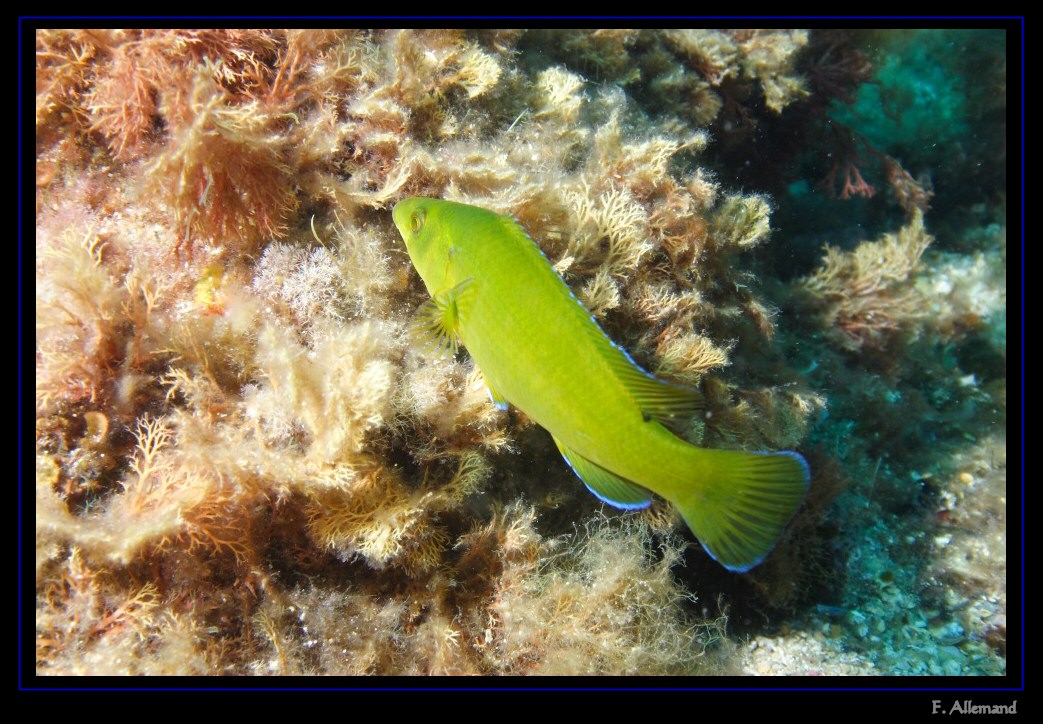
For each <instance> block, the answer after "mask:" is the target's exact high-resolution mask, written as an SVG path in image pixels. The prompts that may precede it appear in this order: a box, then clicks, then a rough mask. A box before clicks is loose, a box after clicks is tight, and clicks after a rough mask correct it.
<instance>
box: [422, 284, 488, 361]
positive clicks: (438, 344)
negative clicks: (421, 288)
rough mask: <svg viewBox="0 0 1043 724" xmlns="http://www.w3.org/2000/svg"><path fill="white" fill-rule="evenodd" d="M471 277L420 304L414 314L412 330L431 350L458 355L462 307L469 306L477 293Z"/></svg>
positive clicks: (446, 354) (439, 353)
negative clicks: (474, 292)
mask: <svg viewBox="0 0 1043 724" xmlns="http://www.w3.org/2000/svg"><path fill="white" fill-rule="evenodd" d="M471 282H472V280H471V279H465V280H464V281H462V282H460V283H459V284H457V285H456V286H455V287H452V288H451V289H446V290H444V291H441V292H439V293H438V294H436V295H434V296H433V297H432V298H431V299H429V300H427V301H426V302H424V303H423V304H421V305H420V308H419V309H417V311H416V315H415V316H414V318H413V323H412V325H411V326H412V331H413V333H414V334H415V335H416V336H417V337H418V338H419V339H420V342H421V344H423V345H425V346H426V347H427V348H428V349H429V350H430V351H433V352H435V353H437V354H438V355H441V356H451V355H455V354H456V351H457V350H458V349H459V346H460V337H459V334H458V332H457V329H458V327H459V324H460V315H461V308H463V309H466V307H467V305H468V304H469V303H470V300H471V297H472V296H473V294H472V292H473V289H472V287H471Z"/></svg>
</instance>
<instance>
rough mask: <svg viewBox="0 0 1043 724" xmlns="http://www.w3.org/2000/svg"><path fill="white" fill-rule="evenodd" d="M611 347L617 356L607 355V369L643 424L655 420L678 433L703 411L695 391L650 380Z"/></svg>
mask: <svg viewBox="0 0 1043 724" xmlns="http://www.w3.org/2000/svg"><path fill="white" fill-rule="evenodd" d="M610 344H612V346H613V347H614V348H615V351H616V352H619V354H610V355H609V365H610V367H611V368H612V371H613V372H614V373H615V375H616V378H617V379H618V380H619V381H620V382H621V383H622V384H623V387H624V388H625V389H626V390H627V392H629V393H630V396H631V397H633V399H634V402H635V403H637V406H638V408H639V409H640V410H641V414H643V415H644V416H645V419H646V420H656V421H658V422H660V423H662V424H663V425H665V426H666V427H668V428H670V429H671V430H673V431H674V432H680V431H681V430H683V429H684V426H685V424H686V423H687V422H688V420H690V419H691V418H692V417H694V416H695V415H698V414H699V413H700V412H702V411H703V410H704V409H705V408H706V403H705V401H704V400H703V396H702V395H701V394H700V393H699V392H698V390H694V389H692V388H690V387H683V386H681V385H675V384H674V383H672V382H667V381H665V380H660V379H658V378H656V377H653V376H652V375H651V374H649V373H648V372H645V371H644V370H643V369H641V368H640V367H639V366H638V364H637V363H636V362H634V360H633V358H631V356H630V355H629V354H627V352H626V350H624V349H623V348H622V347H620V346H619V345H617V344H615V343H614V342H611V340H610Z"/></svg>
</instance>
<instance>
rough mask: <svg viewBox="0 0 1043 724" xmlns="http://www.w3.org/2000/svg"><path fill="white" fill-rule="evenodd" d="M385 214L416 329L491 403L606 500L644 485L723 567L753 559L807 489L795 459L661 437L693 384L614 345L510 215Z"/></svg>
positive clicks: (419, 201) (692, 402) (624, 498)
mask: <svg viewBox="0 0 1043 724" xmlns="http://www.w3.org/2000/svg"><path fill="white" fill-rule="evenodd" d="M392 216H393V217H394V220H395V225H396V226H397V227H398V230H399V231H400V232H401V233H402V238H403V239H404V240H405V242H406V248H407V249H408V250H409V256H410V258H411V259H412V260H413V265H414V266H415V267H416V269H417V271H418V272H419V273H420V276H421V277H422V278H423V280H424V284H425V285H427V290H428V292H430V294H431V300H430V301H429V302H427V303H425V304H424V305H423V306H422V307H421V309H420V311H419V312H418V318H417V319H418V322H419V324H420V327H421V329H422V330H423V331H424V332H425V334H427V335H428V336H429V337H430V338H431V339H432V340H434V341H436V342H437V343H438V344H439V345H441V346H443V347H445V348H447V349H451V350H453V351H455V350H456V348H457V340H459V341H460V342H462V343H463V344H464V346H466V347H467V350H468V352H470V354H471V357H472V358H473V359H474V361H475V363H476V364H477V365H478V367H479V368H480V369H481V371H482V374H483V375H484V376H485V381H486V384H487V385H488V388H489V394H490V397H491V398H492V400H493V402H494V403H495V404H496V405H497V406H498V407H501V408H506V406H507V403H508V402H509V403H511V404H513V405H514V406H515V407H517V408H518V409H520V410H522V411H523V412H524V413H525V414H526V415H528V416H529V417H530V418H532V419H533V420H535V421H536V422H537V423H539V424H540V425H541V426H543V427H544V428H546V429H547V430H548V431H549V432H550V434H551V435H552V436H553V437H554V442H555V443H557V445H558V450H560V451H561V454H562V455H563V456H564V457H565V460H566V461H567V462H568V463H569V465H571V466H572V469H573V470H574V471H575V473H576V475H578V476H579V477H580V479H581V480H582V481H583V482H584V483H585V484H586V486H587V487H588V488H589V489H590V491H591V492H592V493H594V495H596V496H597V497H598V498H600V499H601V500H603V501H605V502H606V503H609V504H610V505H613V506H615V507H618V508H624V509H631V510H632V509H637V508H644V507H645V506H647V505H649V504H650V502H651V498H650V496H649V491H652V492H655V493H657V494H659V495H661V496H662V497H664V498H666V499H667V500H669V501H671V502H672V503H673V504H674V505H676V506H677V508H678V509H679V510H680V511H681V515H682V516H683V517H684V520H685V522H686V523H687V524H688V527H689V528H691V530H692V532H693V533H694V534H695V536H696V537H697V538H698V539H699V541H700V542H701V543H702V545H703V547H704V548H705V549H706V551H707V552H708V553H709V554H710V555H711V556H713V558H714V559H716V560H717V561H719V562H720V563H721V564H722V565H723V566H725V567H726V568H728V569H731V570H733V571H747V570H749V569H750V568H752V567H753V566H755V565H757V564H758V563H760V562H761V561H762V560H763V559H764V557H765V556H766V555H767V554H768V553H769V552H770V551H771V549H772V548H773V547H774V546H775V542H776V541H777V540H778V538H779V534H780V532H781V531H782V529H783V527H784V526H785V525H786V523H787V522H788V521H789V519H790V518H791V517H793V514H794V512H795V511H796V510H797V508H798V507H799V506H800V503H801V501H802V500H803V499H804V494H805V493H806V492H807V488H808V477H809V475H808V466H807V463H805V462H804V458H802V457H801V456H800V455H798V454H797V453H795V452H777V453H749V452H738V451H731V450H710V449H706V448H700V447H696V446H694V445H692V444H691V443H688V442H686V441H685V440H683V439H681V438H680V437H678V436H677V435H675V434H674V433H672V432H671V431H670V429H669V426H671V425H676V424H677V423H679V422H682V421H684V420H685V419H687V418H690V417H691V416H692V415H694V414H696V413H698V412H699V411H700V410H702V408H703V401H702V398H701V396H700V395H699V393H697V392H696V391H694V390H691V389H688V388H685V387H680V386H678V385H674V384H670V383H668V382H664V381H662V380H658V379H656V378H655V377H653V376H652V375H650V374H648V373H647V372H645V371H644V370H642V369H641V368H640V367H639V366H638V365H637V364H636V363H635V362H634V360H633V359H631V357H630V355H629V354H627V353H626V351H625V350H623V349H622V348H621V347H619V346H618V345H616V344H614V343H613V342H612V340H610V339H609V338H608V336H607V335H606V334H605V333H604V332H603V331H602V330H601V328H600V327H599V326H598V324H597V322H596V321H595V320H594V318H593V316H591V314H590V312H588V311H587V309H586V308H585V307H584V306H583V304H582V303H581V302H580V301H579V300H578V299H577V298H576V297H575V295H573V294H572V292H571V291H570V290H569V287H568V286H567V285H566V284H565V282H564V281H562V279H561V277H559V276H558V274H557V273H556V272H555V271H554V269H553V268H552V267H551V265H550V263H549V262H548V261H547V258H546V257H545V256H544V255H543V252H542V251H541V250H540V249H539V247H537V246H536V244H535V243H534V242H533V241H532V239H530V238H529V236H528V235H527V234H526V233H525V231H524V230H523V229H522V228H521V226H519V225H518V223H517V222H516V221H515V220H514V219H512V218H511V217H509V216H501V215H499V214H496V213H493V212H491V211H487V210H485V209H481V208H478V207H475V206H468V205H466V204H458V203H453V202H450V201H440V200H437V199H427V198H410V199H405V200H403V201H401V202H399V203H398V204H397V205H396V206H395V208H394V211H393V212H392Z"/></svg>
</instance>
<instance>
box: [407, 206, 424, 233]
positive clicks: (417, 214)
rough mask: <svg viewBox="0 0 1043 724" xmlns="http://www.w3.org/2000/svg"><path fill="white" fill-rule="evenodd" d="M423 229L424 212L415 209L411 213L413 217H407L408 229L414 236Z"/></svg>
mask: <svg viewBox="0 0 1043 724" xmlns="http://www.w3.org/2000/svg"><path fill="white" fill-rule="evenodd" d="M422 228H424V210H423V209H417V210H416V211H414V212H413V215H412V216H410V217H409V229H410V231H412V232H413V233H414V234H416V233H417V232H419V231H420V230H421V229H422Z"/></svg>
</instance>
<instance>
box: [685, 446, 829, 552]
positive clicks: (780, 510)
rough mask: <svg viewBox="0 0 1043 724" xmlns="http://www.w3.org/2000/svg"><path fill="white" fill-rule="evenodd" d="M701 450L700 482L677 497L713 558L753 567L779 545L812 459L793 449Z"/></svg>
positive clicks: (805, 487)
mask: <svg viewBox="0 0 1043 724" xmlns="http://www.w3.org/2000/svg"><path fill="white" fill-rule="evenodd" d="M699 453H700V461H699V465H698V470H699V472H698V482H696V484H695V485H694V486H693V487H691V488H689V489H688V490H686V491H684V492H683V493H682V494H681V495H679V496H678V497H677V499H675V502H676V504H677V506H678V508H680V510H681V516H682V517H683V518H684V520H685V522H686V523H687V524H688V527H689V528H691V529H692V532H693V533H695V536H696V537H697V538H698V539H699V542H700V543H701V544H702V546H703V548H705V549H706V552H707V553H709V554H710V556H711V557H712V558H713V559H714V560H716V561H717V562H719V563H720V564H721V565H723V566H724V567H725V568H727V569H729V570H732V571H748V570H750V569H751V568H753V567H754V566H756V565H757V564H758V563H760V562H761V561H762V560H764V558H765V557H766V556H767V555H768V554H769V553H770V552H771V550H772V548H774V547H775V544H776V543H777V542H778V540H779V536H780V535H781V533H782V529H783V528H785V527H786V523H788V522H789V520H790V519H791V518H792V517H793V514H794V513H796V512H797V508H799V507H800V504H801V502H802V501H803V500H804V495H805V493H807V490H808V482H809V479H810V473H809V470H808V464H807V463H806V462H805V461H804V458H803V457H802V456H801V455H799V454H798V453H795V452H788V451H785V452H777V453H748V452H739V451H731V450H699ZM678 501H679V502H678Z"/></svg>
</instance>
